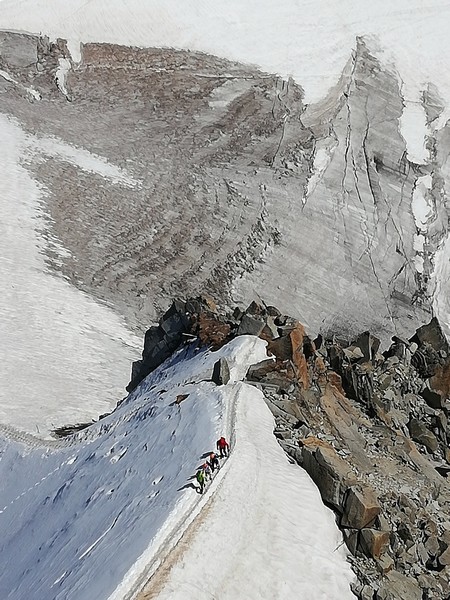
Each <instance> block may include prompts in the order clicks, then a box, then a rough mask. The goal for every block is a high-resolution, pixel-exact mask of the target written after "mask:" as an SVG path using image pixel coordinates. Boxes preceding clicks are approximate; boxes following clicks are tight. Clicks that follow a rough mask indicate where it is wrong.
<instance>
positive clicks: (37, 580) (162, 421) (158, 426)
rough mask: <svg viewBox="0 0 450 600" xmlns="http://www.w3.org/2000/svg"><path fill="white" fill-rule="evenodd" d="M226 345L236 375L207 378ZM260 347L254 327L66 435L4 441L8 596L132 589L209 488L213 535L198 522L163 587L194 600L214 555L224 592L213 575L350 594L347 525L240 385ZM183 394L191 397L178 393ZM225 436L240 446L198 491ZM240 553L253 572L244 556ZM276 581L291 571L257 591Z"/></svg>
mask: <svg viewBox="0 0 450 600" xmlns="http://www.w3.org/2000/svg"><path fill="white" fill-rule="evenodd" d="M220 356H226V357H227V360H228V361H229V364H230V366H231V375H232V378H231V382H230V383H229V384H227V385H226V386H221V387H216V386H215V385H214V384H213V383H212V382H210V381H208V380H209V379H210V376H211V372H212V367H213V364H214V362H215V361H216V360H217V359H218V358H219V357H220ZM263 358H265V343H264V342H263V341H262V340H260V339H258V338H253V337H250V336H243V337H240V338H237V339H235V340H233V342H230V344H228V345H227V346H225V347H224V348H222V349H221V350H220V351H218V352H216V353H210V352H205V351H195V349H194V348H192V347H191V348H186V349H185V350H183V351H181V352H179V353H178V354H177V355H175V356H174V357H173V358H172V359H171V360H170V361H168V362H167V363H166V364H164V365H162V367H160V368H159V369H158V370H157V371H156V372H155V373H153V374H151V375H150V376H149V377H148V378H147V379H146V380H145V381H144V382H143V384H141V386H140V387H139V388H138V389H137V390H136V391H135V393H133V394H132V395H131V396H130V397H129V398H128V399H127V401H126V402H124V403H123V404H122V405H121V406H120V407H119V408H118V409H117V410H116V411H115V412H114V413H113V414H112V415H110V416H109V417H106V418H105V419H103V420H102V421H100V422H99V423H97V424H96V425H94V426H92V427H91V428H90V429H89V430H86V431H84V432H81V433H79V434H78V435H77V436H75V438H74V441H73V442H72V444H71V445H70V446H68V447H62V448H60V449H58V448H56V449H55V448H54V447H52V448H48V449H45V448H38V447H33V448H30V447H28V446H24V445H23V444H20V443H17V442H14V441H11V440H6V439H4V440H2V441H1V442H0V451H1V458H0V475H1V478H2V482H3V485H2V490H1V492H0V535H1V538H0V539H1V543H0V552H1V556H2V558H3V569H2V571H1V572H0V597H1V598H2V600H3V599H4V600H23V599H24V598H27V600H42V599H43V598H45V599H46V600H63V599H64V600H92V598H96V600H102V599H105V600H106V599H107V598H110V599H111V600H112V599H116V598H120V599H121V600H122V599H123V598H124V597H126V596H127V597H135V596H136V594H135V592H136V593H137V592H138V591H139V589H140V588H141V587H142V583H143V581H144V579H143V577H144V578H148V577H149V575H151V574H152V573H153V572H154V571H155V570H156V568H157V567H158V566H159V564H160V562H161V561H162V560H163V559H164V558H165V557H166V556H167V554H168V553H169V551H170V550H171V549H172V548H173V546H174V545H175V543H176V542H177V541H178V540H179V539H180V537H181V536H182V534H183V533H184V532H185V530H186V528H187V527H188V526H189V524H190V523H191V522H192V521H193V519H194V518H195V517H196V515H198V514H199V511H200V510H201V509H202V507H203V506H204V505H205V504H208V505H209V502H208V500H209V496H211V498H212V508H210V509H209V510H208V511H206V512H205V513H204V515H202V517H203V516H204V518H205V523H206V525H205V527H207V535H206V534H205V531H204V530H203V529H202V527H203V526H201V527H199V532H198V533H199V535H200V537H199V538H198V539H195V540H194V541H193V544H192V548H190V549H189V552H188V553H186V554H185V555H184V556H183V559H182V562H180V564H179V566H178V567H177V569H174V570H173V573H172V576H173V577H174V578H175V579H173V580H170V581H168V582H167V585H168V586H169V587H168V588H167V590H166V591H164V594H165V595H163V596H162V597H169V596H170V597H175V596H173V595H172V592H171V591H170V590H171V589H173V586H174V585H180V591H181V590H182V589H183V590H184V594H185V595H184V597H193V596H192V595H189V593H188V592H189V586H191V587H192V585H194V586H195V581H196V580H197V575H198V567H199V561H200V562H201V563H202V564H201V565H200V566H201V567H202V569H201V570H202V573H203V572H204V571H205V570H207V569H206V566H207V565H206V562H205V564H204V565H203V561H206V560H207V559H208V561H209V562H208V564H209V565H211V568H213V572H215V573H216V575H217V573H222V575H221V577H220V578H219V579H218V580H217V581H221V582H222V586H223V590H224V592H223V594H224V595H222V592H221V591H220V593H219V591H217V587H215V586H217V581H216V579H215V577H209V576H208V577H206V579H205V587H204V589H205V594H206V593H207V589H208V588H207V587H206V584H207V585H208V586H210V589H211V590H216V591H214V594H215V597H218V598H231V597H233V598H240V597H252V598H257V597H258V598H269V597H270V598H276V597H278V598H281V597H283V595H282V593H284V592H283V590H288V589H291V588H292V589H293V587H292V586H294V585H297V584H298V582H299V581H301V582H302V585H303V587H302V588H301V589H305V590H306V589H309V588H308V587H305V585H307V581H311V580H312V581H313V582H314V589H315V590H316V591H317V590H320V592H317V593H316V592H314V594H312V593H311V594H310V598H318V599H319V598H322V597H325V596H323V594H325V593H326V597H327V598H332V597H334V596H333V595H334V593H335V591H336V590H339V596H336V597H339V598H345V597H347V596H346V594H348V596H349V597H350V592H349V588H348V582H349V580H350V578H351V571H350V567H349V565H348V563H346V562H345V558H344V554H343V551H342V549H341V550H340V551H336V552H334V550H335V548H336V546H337V545H338V544H339V534H338V531H337V529H336V526H335V524H334V520H333V517H332V514H331V513H330V511H328V510H327V509H325V508H324V507H323V506H322V503H321V500H320V497H319V494H318V492H317V491H316V490H315V488H314V486H313V484H312V483H311V482H310V481H309V479H308V478H307V476H306V475H305V474H304V473H303V472H302V470H301V469H300V468H299V467H297V466H295V465H290V464H289V462H288V460H287V458H286V457H285V455H284V453H283V451H282V450H281V448H279V447H278V445H277V443H276V441H275V439H274V438H273V435H272V429H273V420H272V418H271V415H270V413H269V412H268V409H267V408H266V407H265V405H264V402H263V399H262V396H261V394H260V393H259V392H258V391H257V390H254V389H253V388H251V387H250V386H248V385H245V384H242V383H240V382H239V380H241V379H242V378H243V377H244V375H245V373H246V371H247V368H248V366H249V365H250V364H252V363H254V362H258V361H259V360H261V359H263ZM180 394H189V396H188V397H187V398H186V399H184V400H183V401H182V402H181V403H180V404H177V403H176V402H175V400H176V398H177V396H178V395H180ZM235 407H236V409H237V411H238V414H237V419H236V421H235V424H234V425H233V423H234V420H233V414H234V410H235ZM227 427H231V429H230V430H229V431H227ZM224 430H225V431H224ZM221 433H225V434H226V435H230V437H231V440H232V442H233V445H234V448H233V453H232V455H231V458H230V459H229V460H228V461H227V462H226V463H225V465H224V468H223V469H222V470H221V471H220V472H219V475H218V476H217V477H216V478H215V479H214V480H213V482H212V484H211V486H210V487H209V488H208V492H207V493H206V494H205V495H204V496H199V495H198V493H197V492H196V491H195V490H194V489H193V485H192V475H193V474H194V473H195V470H196V468H197V467H198V466H199V464H200V461H201V459H202V457H203V456H204V455H205V452H208V451H210V450H211V449H212V447H213V444H214V441H215V440H216V439H217V437H218V436H219V434H221ZM195 523H197V521H195ZM202 532H203V535H202ZM183 543H185V539H184V540H183V539H182V541H181V542H180V545H181V546H182V545H183ZM202 544H203V550H204V552H205V554H202ZM220 548H223V550H224V555H223V556H221V552H220ZM218 549H219V555H218V556H214V554H215V552H216V551H217V550H218ZM236 552H238V553H239V552H243V554H244V555H245V557H241V558H239V556H235V554H236ZM244 558H245V560H246V561H248V569H246V568H243V566H242V567H239V568H238V566H237V565H238V563H239V562H240V560H241V559H242V560H243V559H244ZM211 561H212V562H211ZM219 563H221V564H220V565H219ZM202 565H203V566H205V569H203V566H202ZM219 567H220V568H219ZM208 568H209V566H208ZM179 569H181V575H180V574H178V575H177V573H180V571H179ZM233 570H234V571H235V572H236V576H235V577H234V578H233V577H232V576H231V573H232V572H233ZM261 570H262V571H264V573H263V572H262V571H261ZM260 571H261V572H260ZM308 571H309V574H308ZM177 577H181V583H179V584H176V581H177V579H176V578H177ZM236 577H237V578H236ZM272 578H278V580H280V578H282V579H283V582H284V583H283V584H282V585H281V584H280V585H281V587H280V588H279V589H280V592H279V594H281V595H278V596H276V595H274V592H273V589H274V588H273V584H271V586H272V587H270V586H269V585H268V584H267V583H265V584H264V586H265V587H266V589H267V590H268V592H267V593H269V595H266V596H264V595H260V594H262V593H263V592H262V588H261V589H260V587H261V582H263V581H264V580H266V582H267V581H269V580H272ZM316 579H320V581H321V583H320V585H319V586H318V587H317V585H318V584H317V582H316V581H315V580H316ZM244 580H245V581H244ZM178 581H180V579H178ZM277 589H278V588H277ZM130 590H131V591H132V595H131V596H130V595H129V592H130ZM236 590H242V593H244V591H245V595H244V596H243V595H241V593H237V592H236ZM248 590H254V592H252V593H251V594H250V596H249V593H248ZM325 590H327V592H325ZM341 592H342V593H341ZM208 593H210V595H209V596H208V595H205V596H200V595H197V594H196V595H195V597H196V598H202V597H205V598H210V597H211V593H213V592H208ZM277 593H278V592H277ZM167 594H169V596H168V595H167ZM321 594H322V595H321Z"/></svg>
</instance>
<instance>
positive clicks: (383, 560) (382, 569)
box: [375, 553, 394, 575]
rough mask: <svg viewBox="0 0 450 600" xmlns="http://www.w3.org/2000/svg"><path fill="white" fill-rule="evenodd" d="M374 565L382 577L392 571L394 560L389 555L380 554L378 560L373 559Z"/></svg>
mask: <svg viewBox="0 0 450 600" xmlns="http://www.w3.org/2000/svg"><path fill="white" fill-rule="evenodd" d="M375 563H376V566H377V571H378V572H379V573H381V574H382V575H386V573H389V571H392V569H393V568H394V560H393V559H392V557H391V556H389V554H387V553H385V554H382V555H381V556H380V557H379V558H376V559H375Z"/></svg>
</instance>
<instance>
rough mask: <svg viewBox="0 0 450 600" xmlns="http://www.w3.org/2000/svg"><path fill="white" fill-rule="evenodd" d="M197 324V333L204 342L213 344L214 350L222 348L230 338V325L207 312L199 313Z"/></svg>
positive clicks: (209, 344)
mask: <svg viewBox="0 0 450 600" xmlns="http://www.w3.org/2000/svg"><path fill="white" fill-rule="evenodd" d="M196 325H197V335H198V337H199V339H200V341H201V342H202V344H205V345H207V346H211V347H212V348H213V349H214V350H218V349H219V348H221V347H222V346H223V345H224V344H225V343H226V342H227V341H228V339H229V335H230V332H231V327H230V325H228V323H222V321H219V320H218V319H215V318H214V317H212V316H210V315H208V314H207V313H201V314H200V315H199V317H198V320H197V323H196Z"/></svg>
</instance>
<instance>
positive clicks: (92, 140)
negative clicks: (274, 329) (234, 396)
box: [0, 0, 450, 433]
mask: <svg viewBox="0 0 450 600" xmlns="http://www.w3.org/2000/svg"><path fill="white" fill-rule="evenodd" d="M0 6H1V10H0V28H4V29H8V28H9V29H11V28H12V29H16V30H17V29H21V30H28V31H32V32H42V34H48V35H49V36H50V38H51V39H52V40H55V39H56V37H58V36H61V37H62V38H67V40H68V45H69V50H70V51H71V52H72V55H73V58H75V59H76V61H78V60H79V59H80V58H81V54H80V49H79V43H80V42H93V41H94V42H109V43H112V42H114V43H122V44H128V45H129V44H134V45H137V46H142V47H149V46H164V47H169V46H171V47H172V46H173V47H176V48H185V49H188V50H189V52H175V51H172V50H166V51H161V50H147V51H145V50H142V51H139V50H138V49H137V48H134V49H131V48H119V47H117V46H111V45H107V44H106V45H105V44H103V45H102V44H97V45H96V44H90V45H89V44H88V45H85V46H84V47H83V51H82V60H81V62H80V63H79V64H78V63H77V62H73V61H71V55H70V52H69V51H68V49H67V46H66V43H65V42H64V41H61V40H60V41H59V42H57V43H55V44H53V43H49V42H48V40H47V41H46V40H45V39H37V38H33V37H32V36H24V35H16V36H14V35H8V34H5V33H2V34H1V35H0V92H1V93H0V112H1V113H2V114H4V115H7V116H8V117H9V119H10V120H9V121H8V122H7V123H6V122H5V121H4V122H3V125H2V128H4V129H8V130H9V132H10V133H9V134H8V135H6V136H5V140H9V139H11V132H12V129H11V127H13V125H14V126H20V128H21V129H20V130H19V129H15V130H14V131H15V133H14V136H18V139H20V140H22V142H21V144H22V145H21V146H20V148H21V149H20V151H18V152H12V151H11V150H10V148H9V146H10V143H9V142H8V141H5V142H4V145H5V148H6V150H7V152H8V155H9V157H10V159H9V161H8V163H7V164H8V171H7V173H8V174H7V179H8V183H7V185H8V187H9V189H5V193H4V195H3V196H2V204H4V208H3V207H2V208H3V212H4V213H6V214H7V220H8V222H11V223H12V224H13V226H12V227H10V226H9V225H6V228H7V229H8V231H9V232H10V233H11V232H14V231H15V230H16V226H17V220H16V221H14V218H13V217H14V207H15V202H16V197H17V196H18V195H19V196H20V195H21V194H22V191H23V195H24V197H25V198H26V201H27V203H29V204H28V209H27V210H28V213H27V215H28V216H27V223H28V224H27V225H26V229H27V231H30V227H31V228H32V229H33V228H34V226H35V225H36V223H38V228H37V229H38V230H37V231H36V230H35V231H32V232H30V234H27V235H26V236H15V235H8V236H4V240H7V241H5V246H6V248H4V249H2V250H1V255H2V257H4V260H3V264H4V265H5V266H4V267H2V269H4V273H5V279H6V281H7V293H6V294H4V297H3V299H2V302H3V305H2V308H1V310H2V313H3V314H4V315H5V319H4V321H3V324H2V328H3V330H2V333H3V334H4V338H5V339H6V343H5V345H4V348H8V352H6V351H5V355H6V358H5V360H4V361H3V363H2V364H3V368H4V371H5V372H4V375H5V378H6V381H7V384H6V385H5V386H4V387H3V392H2V395H3V398H2V415H3V416H2V418H3V420H4V421H5V422H6V421H7V422H10V423H12V424H15V425H17V424H18V423H17V418H16V417H15V416H14V415H11V411H10V410H9V408H8V407H9V397H10V396H11V389H12V388H13V387H14V386H15V385H16V382H17V381H20V372H21V370H22V369H24V368H28V366H30V367H31V368H32V369H33V373H34V378H33V380H34V381H36V382H38V383H37V384H36V385H35V386H34V387H33V386H30V385H26V386H22V388H21V389H22V397H21V402H22V405H24V406H27V413H28V414H30V411H31V410H33V411H34V412H33V416H32V417H30V418H29V419H28V421H26V420H24V421H23V423H22V426H24V427H26V428H28V429H30V430H31V429H33V430H34V429H36V428H38V429H39V431H41V432H42V433H45V432H47V431H48V429H49V428H50V427H51V424H52V423H53V424H54V425H58V424H62V423H64V422H66V421H73V420H86V419H87V418H91V417H92V416H94V415H95V414H98V413H99V412H103V411H104V410H106V409H107V408H108V407H109V406H111V404H113V403H114V399H117V398H118V397H120V396H121V395H122V393H121V389H123V387H124V386H125V384H126V382H127V379H128V367H127V365H128V362H129V359H130V355H131V354H132V353H133V352H134V349H135V348H136V347H137V345H138V344H137V341H136V338H135V337H134V336H133V335H132V334H131V333H130V332H129V331H128V330H127V327H128V328H131V329H132V330H135V331H139V332H142V331H143V330H144V329H145V328H146V326H147V325H148V324H149V323H150V322H151V321H152V320H154V318H155V316H156V314H157V313H158V312H160V310H161V309H164V308H166V307H167V304H168V302H169V301H170V299H171V298H172V297H173V296H175V295H183V296H186V295H195V294H197V293H199V292H203V291H207V292H209V293H211V294H212V295H214V296H215V297H216V298H217V299H218V300H219V302H222V303H223V304H225V303H227V304H229V305H230V304H232V303H235V302H239V303H242V304H248V302H249V301H251V300H252V299H253V298H254V297H257V296H259V297H261V298H263V299H265V300H267V301H268V302H270V303H275V304H276V305H277V306H279V307H280V309H281V310H283V311H285V312H286V313H288V314H295V315H296V316H298V317H299V318H301V319H302V321H303V322H304V323H305V324H306V325H307V326H308V327H309V328H310V330H311V331H314V332H317V331H318V330H322V331H324V332H327V333H330V332H331V333H336V332H337V333H341V334H343V335H346V336H348V337H349V338H350V337H352V336H353V335H355V334H356V333H358V332H360V331H361V330H364V329H368V328H369V329H371V330H372V331H373V332H374V333H376V334H378V335H379V336H380V337H381V338H382V340H383V341H384V342H386V341H387V340H388V339H389V338H390V336H391V335H392V334H393V333H396V334H397V335H407V334H408V332H409V331H410V330H411V329H414V328H415V327H417V326H418V325H421V324H423V323H424V322H425V321H427V320H429V318H430V316H431V313H432V312H433V311H435V312H438V313H439V316H440V317H441V318H442V320H443V321H447V320H448V313H449V308H448V306H447V301H446V298H447V297H448V292H449V290H448V285H449V283H448V277H447V274H446V273H447V265H448V246H449V244H448V239H447V238H448V214H447V213H448V210H447V200H446V198H447V193H448V186H449V178H450V171H449V164H450V162H449V159H448V156H449V145H450V142H449V139H450V138H449V136H448V130H449V127H447V125H446V122H447V118H448V114H449V113H448V101H449V99H450V92H449V84H448V78H447V77H445V76H444V75H443V74H445V73H446V72H447V67H448V63H447V61H448V60H449V59H448V57H449V56H450V54H449V53H448V52H447V44H448V42H447V31H446V23H447V20H448V19H447V17H448V10H449V8H448V6H447V3H445V2H441V1H439V0H434V1H433V2H431V3H429V4H427V6H426V7H425V6H423V3H422V2H419V0H412V1H409V2H406V1H405V0H400V1H399V2H396V4H395V8H393V7H392V5H391V3H388V2H385V1H378V2H369V1H368V0H364V1H360V2H356V1H355V0H345V1H343V2H341V3H339V4H336V5H335V4H333V3H329V2H326V1H325V0H321V1H318V2H314V3H312V2H306V1H302V2H291V1H289V2H285V3H283V5H282V6H278V5H276V4H273V3H271V2H268V0H263V1H260V2H257V3H256V2H253V1H251V2H250V1H249V2H238V1H237V0H233V1H232V2H228V3H218V2H216V3H213V4H211V3H206V2H191V1H190V0H189V1H186V2H180V1H175V0H172V1H170V2H161V1H156V0H152V1H150V2H145V3H142V2H137V1H135V0H127V1H125V0H123V1H120V2H119V1H115V2H104V1H103V0H92V1H91V2H87V3H86V2H81V0H76V1H75V2H65V1H64V2H57V3H55V2H48V1H43V0H42V1H41V0H39V1H38V2H30V1H29V0H22V1H18V2H16V1H12V0H1V3H0ZM357 35H362V36H365V38H364V39H365V40H366V41H365V42H363V41H362V40H361V39H359V40H358V42H357V41H356V38H355V36H357ZM372 35H375V36H378V38H379V39H378V41H377V40H376V39H375V38H373V37H371V36H372ZM194 50H201V51H203V52H207V53H209V54H196V53H195V52H194ZM212 54H216V55H218V56H219V57H221V58H217V56H213V55H212ZM222 57H226V58H227V59H231V60H232V61H237V60H239V61H241V62H240V63H236V62H230V60H225V59H224V58H222ZM253 64H254V65H256V66H257V67H259V68H262V69H264V72H261V71H258V70H257V69H256V67H254V66H249V65H253ZM267 73H273V74H272V75H269V74H267ZM278 74H282V75H283V76H286V75H288V74H292V75H293V76H294V78H295V81H292V80H289V81H288V80H282V79H280V78H279V76H278ZM430 82H431V83H430ZM303 89H304V91H305V94H304V97H303V91H302V90H303ZM305 103H307V104H305ZM11 119H13V120H12V121H11ZM24 140H27V142H26V143H25V142H24ZM25 178H26V183H25ZM11 207H12V208H11ZM24 222H25V221H24V220H21V226H23V223H24ZM30 223H31V225H30ZM11 237H12V238H13V241H12V242H11V240H10V238H11ZM33 248H34V249H33ZM11 252H13V253H14V258H11ZM37 254H39V257H38V259H37V262H36V261H35V259H33V260H32V259H31V257H32V255H33V256H34V255H36V256H37ZM19 257H20V258H19ZM43 257H45V259H43ZM44 260H45V267H44V262H43V261H44ZM33 261H34V262H33ZM17 266H18V267H19V268H17ZM36 268H37V271H40V273H41V275H42V274H43V273H44V272H45V269H46V268H48V269H49V271H50V272H51V273H53V274H58V275H62V277H63V278H64V279H65V280H66V282H68V283H70V284H72V286H73V287H74V288H76V290H70V288H69V287H68V286H66V285H65V282H62V281H61V279H56V278H54V277H52V278H51V279H49V278H47V274H48V273H46V274H45V277H44V278H42V277H40V276H39V277H36V274H37V271H36ZM2 274H3V273H2ZM36 279H39V284H38V287H37V288H36V287H35V286H36V285H37V284H36ZM29 281H32V282H33V286H34V290H38V291H39V293H38V294H36V293H30V289H31V286H29V285H28V282H29ZM50 281H51V282H52V286H50V285H49V287H48V289H49V290H50V289H51V288H52V289H51V293H49V294H48V299H47V300H46V301H45V302H43V301H42V299H41V296H42V293H41V291H40V290H41V288H40V287H39V286H42V285H44V284H43V282H50ZM62 283H64V285H62ZM55 286H56V287H57V288H58V291H55V290H53V287H55ZM63 290H65V291H63ZM69 290H70V291H69ZM77 290H82V291H83V292H85V293H86V294H88V296H80V295H79V293H78V291H77ZM72 292H73V293H72ZM93 299H96V300H99V299H100V300H101V301H102V302H103V304H104V303H106V304H107V306H108V307H111V308H113V309H114V310H115V312H116V314H114V313H111V311H109V310H107V309H106V308H105V306H104V305H102V306H99V305H98V304H95V303H94V302H91V300H93ZM61 303H62V304H64V307H65V308H64V309H60V308H57V306H60V305H61ZM69 304H70V305H71V306H74V305H76V306H78V305H80V306H81V305H83V307H84V309H83V308H80V309H78V308H77V309H76V310H74V311H73V312H71V311H70V310H68V309H67V306H68V305H69ZM74 313H75V314H77V315H80V318H79V324H78V323H76V321H77V319H75V318H74V316H73V314H74ZM117 314H118V315H119V317H118V316H117ZM122 317H123V318H124V319H125V322H123V321H122ZM21 319H22V321H23V322H24V321H25V320H26V321H27V323H28V327H30V330H31V333H30V335H28V334H26V335H24V334H20V335H19V334H18V333H17V332H18V331H22V329H21V327H22V322H21ZM94 323H95V327H94ZM97 324H98V328H99V330H101V333H99V334H98V335H97V334H94V336H95V339H96V344H97V347H96V349H95V351H93V348H92V344H91V339H92V335H91V334H92V332H93V329H94V328H95V329H96V328H97ZM444 327H445V323H444ZM50 331H52V333H53V336H51V335H49V332H50ZM68 333H70V335H71V336H72V335H73V338H71V343H70V344H67V343H66V336H67V334H68ZM86 333H87V335H86V336H85V334H86ZM84 336H85V337H84ZM110 336H111V337H112V338H113V339H110ZM29 339H31V340H32V344H31V345H32V348H30V347H29ZM117 339H119V340H120V341H118V342H117V341H114V340H117ZM36 340H38V342H37V343H36ZM37 346H39V347H37ZM73 346H75V347H79V352H77V353H76V359H75V360H72V359H71V355H70V353H71V348H72V347H73ZM69 349H70V352H69V353H68V350H69ZM91 350H92V351H91ZM18 355H20V356H21V359H20V367H19V368H17V365H18V364H19V362H18V360H17V356H18ZM94 356H95V357H96V358H95V357H94ZM24 357H26V358H24ZM56 357H58V358H59V357H60V361H61V368H60V369H59V373H60V376H59V377H58V379H57V384H55V385H54V386H52V387H49V388H48V387H47V386H46V382H47V381H48V380H49V379H50V378H51V376H52V373H50V372H49V365H50V369H53V362H54V360H55V359H56ZM100 357H101V358H100ZM13 365H15V366H13ZM113 365H114V367H113ZM108 369H110V370H111V371H112V372H110V371H109V370H108ZM93 372H94V373H99V372H102V373H103V374H104V375H105V377H103V379H104V380H105V381H106V380H107V381H110V382H111V383H110V386H111V387H110V389H109V390H100V389H98V388H96V389H95V391H94V387H92V386H91V387H90V388H89V390H90V391H88V389H87V383H88V382H87V381H86V378H85V377H84V375H85V374H88V377H94V376H93V375H92V373H93ZM30 380H31V379H30ZM44 394H46V397H47V400H46V404H49V405H50V406H51V407H52V413H53V415H54V416H53V418H50V417H49V416H48V415H46V416H45V417H44V418H43V419H42V420H41V421H40V422H39V421H38V420H37V417H36V411H35V407H36V406H37V405H38V404H39V402H40V398H42V396H43V395H44ZM15 396H17V391H16V392H15ZM80 396H83V398H84V399H85V401H83V402H82V404H88V405H89V406H88V408H86V410H84V412H83V413H80V414H79V418H78V419H76V418H75V414H76V407H77V406H78V405H79V398H80ZM94 397H95V399H94ZM61 398H63V399H64V400H63V401H62V402H61ZM27 403H28V404H27ZM56 406H58V411H59V412H58V414H56V413H55V410H56V408H55V407H56Z"/></svg>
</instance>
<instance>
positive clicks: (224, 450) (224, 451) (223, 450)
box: [216, 436, 230, 458]
mask: <svg viewBox="0 0 450 600" xmlns="http://www.w3.org/2000/svg"><path fill="white" fill-rule="evenodd" d="M216 447H217V450H218V451H219V452H220V458H223V457H224V456H228V452H229V450H230V446H229V444H228V442H227V440H226V439H225V438H224V437H223V436H222V437H221V438H220V440H217V444H216Z"/></svg>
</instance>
